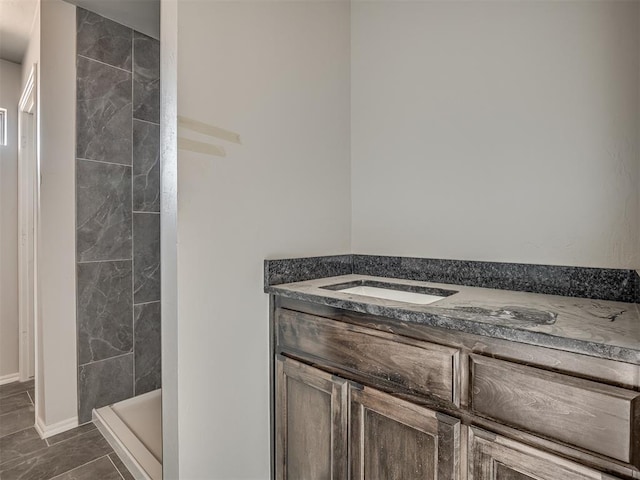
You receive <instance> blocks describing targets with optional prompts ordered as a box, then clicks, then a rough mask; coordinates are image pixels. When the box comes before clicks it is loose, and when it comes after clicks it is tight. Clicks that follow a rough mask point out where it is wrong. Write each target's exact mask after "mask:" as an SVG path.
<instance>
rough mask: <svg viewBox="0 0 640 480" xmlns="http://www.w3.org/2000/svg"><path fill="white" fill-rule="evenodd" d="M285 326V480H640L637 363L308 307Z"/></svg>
mask: <svg viewBox="0 0 640 480" xmlns="http://www.w3.org/2000/svg"><path fill="white" fill-rule="evenodd" d="M283 304H284V306H285V307H289V308H283ZM291 307H293V308H291ZM272 319H273V325H272V328H273V330H272V331H273V346H272V349H273V352H274V354H275V357H274V358H275V367H274V374H275V379H274V382H273V384H274V396H275V410H274V422H273V425H274V445H275V452H274V456H273V458H274V475H275V477H274V478H275V479H277V480H343V479H344V480H347V479H348V480H393V479H397V480H414V479H416V480H418V479H419V480H425V479H433V480H578V479H585V480H596V479H598V480H602V479H629V480H635V479H640V469H638V467H637V464H638V463H639V461H640V458H639V456H638V453H639V452H640V369H638V366H636V365H630V364H624V363H620V362H615V361H608V360H605V359H599V358H597V359H593V358H591V357H585V356H584V355H577V354H571V353H570V352H558V351H555V350H549V349H545V348H541V347H534V346H530V345H522V344H514V343H513V342H509V341H505V340H497V339H492V338H485V337H478V336H473V335H468V334H463V333H461V332H453V331H444V330H440V329H433V328H432V329H430V328H428V327H421V328H418V327H415V326H412V325H402V324H393V323H390V322H386V323H385V321H384V319H380V318H378V317H366V316H364V315H360V316H358V315H357V314H351V313H345V312H344V311H340V310H337V309H336V310H331V309H328V308H326V307H322V308H319V307H317V306H316V305H311V304H303V303H302V302H297V301H288V300H287V301H279V300H276V302H275V304H274V309H273V311H272ZM558 358H561V359H562V363H559V362H557V361H556V360H557V359H558ZM558 367H562V368H558ZM620 380H622V381H620Z"/></svg>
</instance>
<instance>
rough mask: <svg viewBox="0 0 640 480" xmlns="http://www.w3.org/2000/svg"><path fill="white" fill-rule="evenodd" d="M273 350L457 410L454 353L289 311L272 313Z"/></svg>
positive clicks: (456, 374) (406, 339)
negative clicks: (429, 399)
mask: <svg viewBox="0 0 640 480" xmlns="http://www.w3.org/2000/svg"><path fill="white" fill-rule="evenodd" d="M276 324H277V327H276V329H277V341H278V347H279V348H281V349H283V350H290V351H293V352H296V353H299V354H302V355H304V356H310V357H313V358H315V359H319V360H320V359H321V360H324V361H326V362H328V363H329V364H330V365H333V366H336V367H338V368H340V369H342V370H345V371H347V372H349V371H350V372H353V373H355V374H358V375H361V376H365V377H369V378H371V379H379V380H382V381H384V382H385V383H390V384H394V385H398V386H400V387H402V388H403V389H407V390H411V391H413V392H416V393H420V394H423V395H427V396H432V397H436V398H438V399H440V400H443V401H444V402H445V403H447V404H452V405H455V406H459V405H460V399H459V392H460V388H459V382H460V380H459V379H460V375H459V352H458V350H457V349H455V348H450V347H443V346H441V345H435V344H431V343H427V342H421V341H418V340H415V341H414V340H412V339H408V338H405V337H399V336H396V335H392V334H389V333H385V332H380V331H377V330H372V329H365V328H362V327H357V326H354V325H350V324H347V323H343V322H338V321H335V320H331V319H327V318H322V317H316V316H313V315H307V314H305V313H300V312H294V311H291V310H278V311H277V313H276Z"/></svg>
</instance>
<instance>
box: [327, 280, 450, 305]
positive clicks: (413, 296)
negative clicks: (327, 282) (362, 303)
mask: <svg viewBox="0 0 640 480" xmlns="http://www.w3.org/2000/svg"><path fill="white" fill-rule="evenodd" d="M336 291H337V292H342V293H353V294H355V295H364V296H365V297H375V298H384V299H386V300H395V301H397V302H406V303H415V304H417V305H428V304H429V303H433V302H437V301H438V300H442V299H443V298H446V297H441V296H439V295H429V294H426V293H416V292H404V291H400V290H392V289H390V288H380V287H369V286H366V285H359V286H357V287H349V288H344V289H339V290H336Z"/></svg>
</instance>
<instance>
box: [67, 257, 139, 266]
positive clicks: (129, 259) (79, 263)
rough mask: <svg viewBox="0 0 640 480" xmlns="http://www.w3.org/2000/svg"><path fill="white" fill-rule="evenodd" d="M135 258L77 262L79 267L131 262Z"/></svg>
mask: <svg viewBox="0 0 640 480" xmlns="http://www.w3.org/2000/svg"><path fill="white" fill-rule="evenodd" d="M131 260H133V258H117V259H115V260H84V261H78V262H76V263H77V264H78V265H83V264H89V263H109V262H130V261H131Z"/></svg>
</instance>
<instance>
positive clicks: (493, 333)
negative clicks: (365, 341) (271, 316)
mask: <svg viewBox="0 0 640 480" xmlns="http://www.w3.org/2000/svg"><path fill="white" fill-rule="evenodd" d="M362 281H370V282H384V283H389V284H396V285H405V286H410V287H411V288H414V289H417V290H418V291H419V290H420V289H423V288H427V289H443V290H454V291H456V292H457V293H455V294H453V295H450V296H448V297H446V298H444V299H442V300H438V301H437V302H435V303H431V304H429V305H416V304H411V303H407V302H400V301H392V300H384V299H379V298H374V297H365V296H361V295H355V294H350V293H344V292H339V291H333V290H330V289H326V288H323V287H327V286H330V285H335V284H339V283H347V282H362ZM265 291H266V292H267V293H270V294H274V295H279V296H282V297H287V298H293V299H297V300H304V301H308V302H312V303H317V304H321V305H327V306H330V307H335V308H340V309H344V310H350V311H354V312H360V313H367V314H371V315H377V316H382V317H388V318H391V319H395V320H398V321H401V322H408V323H417V324H423V325H426V326H431V327H439V328H446V329H449V330H457V331H461V332H467V333H471V334H476V335H484V336H488V337H493V338H500V339H505V340H511V341H514V342H520V343H527V344H531V345H538V346H543V347H548V348H553V349H557V350H565V351H570V352H575V353H580V354H583V355H589V356H592V357H600V358H608V359H612V360H617V361H621V362H626V363H631V364H635V365H640V308H639V306H638V304H636V303H625V302H615V301H606V300H593V299H588V298H574V297H563V296H558V295H544V294H539V293H529V292H519V291H510V290H496V289H492V288H480V287H468V286H461V285H452V284H443V283H431V282H423V281H414V280H401V279H394V278H386V277H372V276H367V275H359V274H349V275H341V276H337V277H326V278H318V279H315V280H306V281H300V282H296V283H286V284H281V285H267V286H266V287H265Z"/></svg>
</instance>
